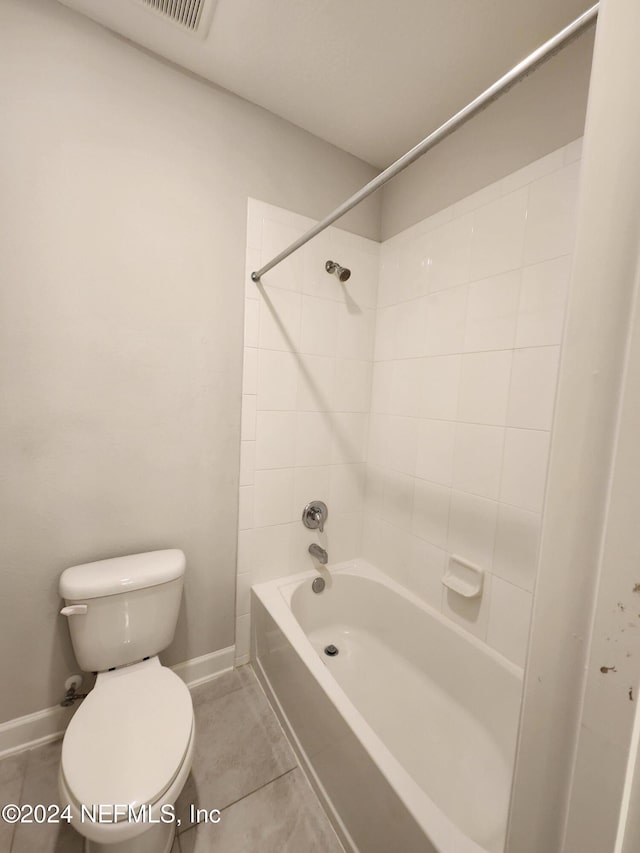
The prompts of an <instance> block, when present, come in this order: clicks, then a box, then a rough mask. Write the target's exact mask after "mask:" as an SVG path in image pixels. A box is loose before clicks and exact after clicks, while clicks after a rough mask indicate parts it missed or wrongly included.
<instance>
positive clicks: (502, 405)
mask: <svg viewBox="0 0 640 853" xmlns="http://www.w3.org/2000/svg"><path fill="white" fill-rule="evenodd" d="M511 359H512V353H511V350H500V351H498V352H479V353H469V354H467V355H463V356H462V362H461V372H460V392H459V397H458V419H459V420H461V421H468V422H471V423H477V424H495V425H504V423H505V422H506V417H507V402H508V399H509V380H510V377H511Z"/></svg>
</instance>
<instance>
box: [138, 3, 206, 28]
mask: <svg viewBox="0 0 640 853" xmlns="http://www.w3.org/2000/svg"><path fill="white" fill-rule="evenodd" d="M139 2H140V3H142V4H143V6H147V7H149V8H151V9H153V10H154V11H156V12H158V13H159V14H160V15H162V16H163V17H165V18H168V19H169V20H170V21H173V22H174V23H175V24H178V25H179V26H180V27H183V28H184V29H185V30H189V32H192V33H197V32H198V31H199V29H200V25H201V24H202V23H204V19H205V18H208V17H209V16H208V15H207V14H206V12H207V11H208V10H209V7H211V6H213V4H214V3H215V0H139Z"/></svg>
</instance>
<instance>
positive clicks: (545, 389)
mask: <svg viewBox="0 0 640 853" xmlns="http://www.w3.org/2000/svg"><path fill="white" fill-rule="evenodd" d="M559 356H560V352H559V347H536V348H534V349H519V350H516V351H515V352H514V354H513V369H512V372H511V387H510V390H509V411H508V415H507V423H508V425H509V426H512V427H525V428H528V429H551V422H552V420H553V407H554V403H555V395H556V386H557V384H558V360H559Z"/></svg>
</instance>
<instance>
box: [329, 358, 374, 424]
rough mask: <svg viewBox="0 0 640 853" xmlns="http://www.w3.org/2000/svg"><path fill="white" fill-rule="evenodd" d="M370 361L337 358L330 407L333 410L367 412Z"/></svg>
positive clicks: (369, 389) (369, 401) (369, 402)
mask: <svg viewBox="0 0 640 853" xmlns="http://www.w3.org/2000/svg"><path fill="white" fill-rule="evenodd" d="M371 372H372V364H371V362H370V361H357V360H355V359H338V360H337V362H336V370H335V381H334V388H333V398H332V401H331V408H332V410H333V411H334V412H368V411H369V408H370V406H371Z"/></svg>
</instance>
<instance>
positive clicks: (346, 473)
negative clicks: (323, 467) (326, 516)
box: [329, 463, 366, 513]
mask: <svg viewBox="0 0 640 853" xmlns="http://www.w3.org/2000/svg"><path fill="white" fill-rule="evenodd" d="M365 482H366V469H365V465H364V464H363V463H360V464H357V465H332V466H331V483H330V488H329V504H330V506H331V510H332V512H339V513H344V512H362V510H363V509H364V492H365Z"/></svg>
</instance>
